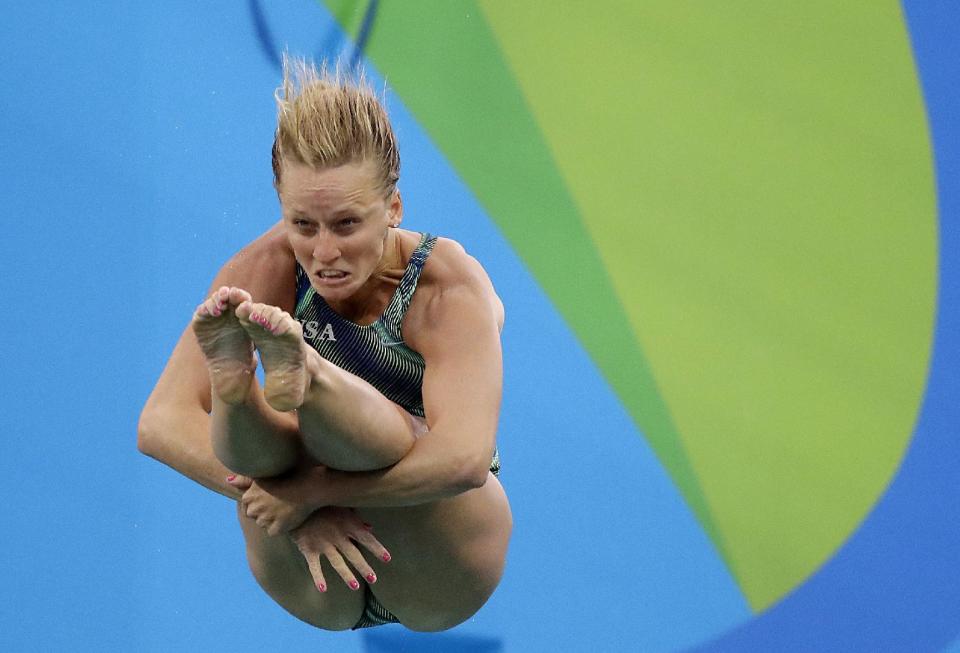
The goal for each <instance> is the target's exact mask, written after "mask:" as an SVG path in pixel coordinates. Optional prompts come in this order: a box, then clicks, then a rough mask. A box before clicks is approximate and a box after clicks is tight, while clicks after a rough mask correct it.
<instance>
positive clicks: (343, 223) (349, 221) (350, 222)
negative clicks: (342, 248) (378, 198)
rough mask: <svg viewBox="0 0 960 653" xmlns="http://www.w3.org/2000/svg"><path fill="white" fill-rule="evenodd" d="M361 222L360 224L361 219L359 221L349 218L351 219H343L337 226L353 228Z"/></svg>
mask: <svg viewBox="0 0 960 653" xmlns="http://www.w3.org/2000/svg"><path fill="white" fill-rule="evenodd" d="M359 222H360V219H359V218H354V217H349V218H344V219H342V220H338V221H337V226H338V227H344V228H346V227H352V226H354V225H356V224H359Z"/></svg>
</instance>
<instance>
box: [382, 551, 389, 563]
mask: <svg viewBox="0 0 960 653" xmlns="http://www.w3.org/2000/svg"><path fill="white" fill-rule="evenodd" d="M380 557H381V558H382V559H383V561H384V562H390V553H389V552H387V551H384V552H383V555H382V556H380Z"/></svg>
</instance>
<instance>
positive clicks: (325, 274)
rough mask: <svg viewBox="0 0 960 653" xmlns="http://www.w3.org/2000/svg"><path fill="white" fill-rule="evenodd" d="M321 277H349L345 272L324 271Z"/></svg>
mask: <svg viewBox="0 0 960 653" xmlns="http://www.w3.org/2000/svg"><path fill="white" fill-rule="evenodd" d="M320 276H321V277H345V276H347V275H346V273H345V272H339V271H337V270H324V271H323V272H321V273H320Z"/></svg>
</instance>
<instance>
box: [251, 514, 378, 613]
mask: <svg viewBox="0 0 960 653" xmlns="http://www.w3.org/2000/svg"><path fill="white" fill-rule="evenodd" d="M237 505H238V510H237V516H238V518H239V519H240V526H241V527H242V528H243V536H244V538H245V539H246V542H247V562H248V563H249V564H250V571H252V572H253V576H254V578H256V580H257V583H258V584H259V585H260V587H262V588H263V590H264V591H265V592H266V593H267V594H269V595H270V597H271V598H272V599H273V600H274V601H276V602H277V603H279V604H280V606H281V607H282V608H283V609H284V610H286V611H287V612H289V613H290V614H292V615H293V616H295V617H297V618H298V619H300V620H302V621H305V622H307V623H309V624H311V625H313V626H316V627H317V628H323V629H325V630H346V629H348V628H352V627H353V626H354V625H355V624H356V623H357V621H358V620H359V619H360V614H361V613H362V612H363V604H364V593H363V591H357V590H351V589H350V588H348V587H347V586H346V585H345V584H344V583H341V582H339V576H337V574H336V572H335V571H333V570H332V569H331V568H330V566H329V564H328V563H327V562H326V560H325V559H324V558H323V557H322V556H321V564H323V565H326V566H325V568H324V575H325V577H326V578H327V580H328V581H329V582H328V586H327V588H326V591H325V592H321V591H320V590H318V589H317V587H316V586H315V585H314V581H313V577H312V576H311V575H310V569H309V568H308V567H307V563H306V561H305V560H304V558H303V555H302V554H301V553H300V550H299V549H298V548H297V546H296V544H294V543H293V540H291V539H290V536H289V535H286V534H284V535H277V536H273V537H271V536H270V535H267V532H266V531H265V530H264V529H262V528H260V527H259V526H257V524H256V522H255V521H254V520H252V519H250V518H249V517H247V516H246V515H244V514H243V509H242V508H241V507H239V506H240V504H237ZM361 590H362V587H361Z"/></svg>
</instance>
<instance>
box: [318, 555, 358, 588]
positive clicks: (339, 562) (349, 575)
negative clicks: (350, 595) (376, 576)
mask: <svg viewBox="0 0 960 653" xmlns="http://www.w3.org/2000/svg"><path fill="white" fill-rule="evenodd" d="M323 554H324V555H325V556H327V560H329V561H330V566H331V567H333V570H334V571H335V572H337V574H338V575H339V576H340V578H342V579H343V582H344V583H346V584H347V587H349V588H350V589H352V590H358V589H360V582H359V581H357V577H356V576H354V575H353V572H352V571H351V570H350V567H348V566H347V563H346V562H345V561H344V559H343V556H342V555H340V552H339V551H337V550H336V549H335V548H333V547H330V548H329V549H326V550H324V552H323Z"/></svg>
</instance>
